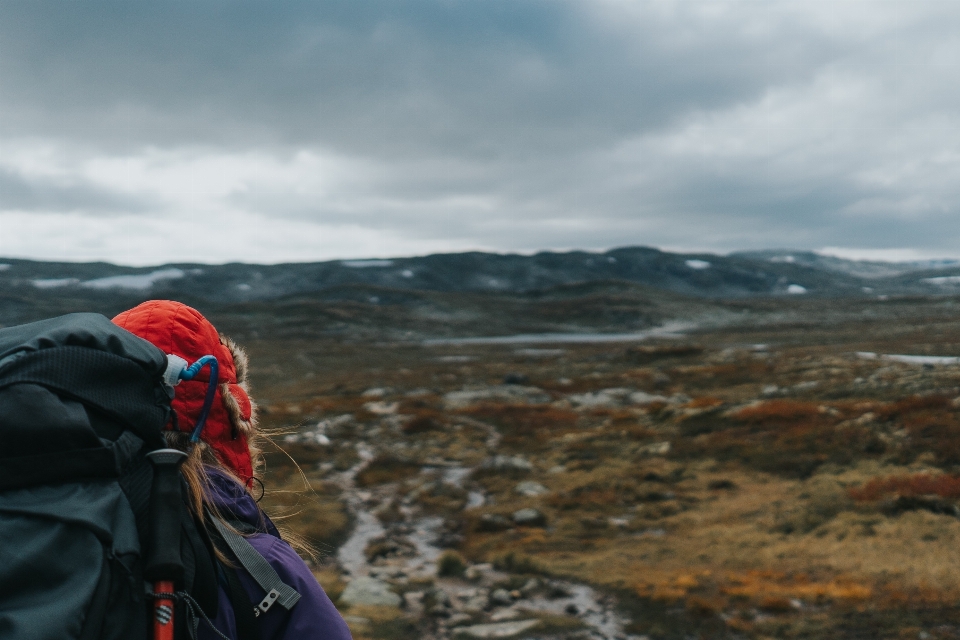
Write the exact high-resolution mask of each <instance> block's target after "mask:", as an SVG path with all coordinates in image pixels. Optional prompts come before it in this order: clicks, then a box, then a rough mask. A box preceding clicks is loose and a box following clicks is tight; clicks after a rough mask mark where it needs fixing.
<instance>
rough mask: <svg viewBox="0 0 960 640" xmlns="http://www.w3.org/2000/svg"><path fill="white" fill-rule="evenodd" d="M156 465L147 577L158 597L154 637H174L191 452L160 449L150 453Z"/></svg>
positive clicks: (151, 506) (158, 639)
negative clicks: (184, 474) (183, 474)
mask: <svg viewBox="0 0 960 640" xmlns="http://www.w3.org/2000/svg"><path fill="white" fill-rule="evenodd" d="M147 458H148V459H149V460H150V462H151V463H152V464H153V486H152V487H151V491H150V542H149V544H150V547H149V549H148V552H147V563H146V567H145V569H144V572H143V573H144V577H145V578H146V579H147V580H150V581H152V582H153V592H154V593H155V594H158V595H159V594H171V596H170V597H158V598H155V599H154V602H153V637H154V640H173V628H174V624H173V611H174V600H173V598H172V594H173V593H174V592H175V589H176V583H177V582H179V581H181V580H182V579H183V560H182V558H181V557H180V509H181V504H182V502H183V496H182V493H181V491H182V490H181V488H180V465H181V464H183V461H184V460H186V458H187V454H185V453H184V452H183V451H179V450H177V449H157V450H156V451H151V452H150V453H148V454H147Z"/></svg>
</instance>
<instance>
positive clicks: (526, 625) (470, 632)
mask: <svg viewBox="0 0 960 640" xmlns="http://www.w3.org/2000/svg"><path fill="white" fill-rule="evenodd" d="M539 623H540V621H539V620H513V621H510V622H495V623H493V624H475V625H471V626H469V627H460V628H458V629H457V630H456V633H457V635H459V636H466V637H468V638H510V637H513V636H516V635H520V634H521V633H523V632H524V631H529V630H530V629H533V628H534V627H535V626H537V625H538V624H539Z"/></svg>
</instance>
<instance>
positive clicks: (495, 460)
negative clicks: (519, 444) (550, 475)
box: [480, 455, 533, 471]
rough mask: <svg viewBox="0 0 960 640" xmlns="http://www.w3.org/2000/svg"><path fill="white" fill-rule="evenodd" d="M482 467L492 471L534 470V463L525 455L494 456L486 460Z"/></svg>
mask: <svg viewBox="0 0 960 640" xmlns="http://www.w3.org/2000/svg"><path fill="white" fill-rule="evenodd" d="M480 468H481V469H489V470H492V471H533V465H532V464H530V461H529V460H527V459H526V458H524V457H523V456H504V455H497V456H492V457H490V458H487V459H486V460H484V461H483V462H482V463H481V464H480Z"/></svg>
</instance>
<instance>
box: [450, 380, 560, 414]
mask: <svg viewBox="0 0 960 640" xmlns="http://www.w3.org/2000/svg"><path fill="white" fill-rule="evenodd" d="M487 400H498V401H500V402H512V403H524V404H543V403H546V402H550V400H551V398H550V395H549V394H548V393H546V392H545V391H544V390H543V389H538V388H537V387H524V386H521V385H516V384H505V385H498V386H492V387H483V388H479V389H463V390H461V391H451V392H450V393H448V394H446V395H444V396H443V403H444V405H445V406H446V408H447V409H463V408H464V407H469V406H470V405H473V404H477V403H478V402H484V401H487Z"/></svg>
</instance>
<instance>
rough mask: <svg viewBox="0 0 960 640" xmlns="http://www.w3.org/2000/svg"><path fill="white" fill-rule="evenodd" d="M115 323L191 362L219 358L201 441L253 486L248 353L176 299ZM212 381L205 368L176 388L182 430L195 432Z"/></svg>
mask: <svg viewBox="0 0 960 640" xmlns="http://www.w3.org/2000/svg"><path fill="white" fill-rule="evenodd" d="M113 322H114V323H115V324H116V325H118V326H120V327H122V328H124V329H126V330H127V331H129V332H130V333H133V334H135V335H138V336H140V337H141V338H143V339H144V340H147V341H149V342H151V343H153V344H154V345H155V346H157V347H158V348H159V349H161V350H162V351H163V352H164V353H167V354H173V355H177V356H180V357H181V358H183V359H184V360H186V361H187V362H188V363H193V362H196V361H197V360H199V359H200V358H201V357H202V356H206V355H212V356H215V357H216V358H217V362H218V364H219V365H220V372H219V375H218V380H219V382H220V384H219V385H218V386H217V395H216V397H215V398H214V401H213V406H211V407H210V415H209V416H208V417H207V423H206V424H205V425H204V427H203V432H202V433H201V435H200V439H201V440H203V441H204V442H206V443H207V444H208V445H210V447H211V448H213V450H214V452H215V453H216V455H217V458H218V459H219V460H220V462H221V463H222V464H223V465H224V466H226V467H227V468H229V469H230V470H232V471H233V472H234V473H235V474H236V475H237V477H238V478H240V480H242V481H243V482H246V483H249V482H250V479H251V478H252V477H253V465H252V462H251V460H250V449H249V447H248V446H247V434H248V433H251V432H252V430H253V420H254V411H255V409H254V405H253V403H252V402H251V400H250V397H249V396H248V395H247V388H246V387H247V385H246V369H247V358H246V355H245V354H244V353H243V351H242V350H241V349H240V348H239V347H237V346H236V345H235V344H234V343H233V342H232V341H231V340H229V339H226V338H221V337H220V334H219V333H217V330H216V328H214V326H213V325H212V324H210V321H209V320H207V319H206V318H204V317H203V315H202V314H201V313H200V312H199V311H197V310H196V309H193V308H191V307H188V306H187V305H185V304H181V303H179V302H173V301H171V300H150V301H149V302H144V303H143V304H141V305H138V306H136V307H134V308H133V309H130V310H129V311H124V312H123V313H121V314H120V315H118V316H117V317H116V318H114V319H113ZM209 381H210V370H209V368H206V367H205V368H203V369H201V370H200V373H198V374H197V376H196V377H195V378H193V379H192V380H184V381H181V382H180V384H178V385H177V386H176V396H175V397H174V399H173V402H172V403H171V404H172V406H173V410H174V411H175V412H176V413H177V427H178V429H179V430H180V431H183V432H186V433H190V432H191V431H193V428H194V426H195V425H196V420H197V417H198V416H199V415H200V409H201V407H202V406H203V398H204V395H205V394H206V391H207V384H208V383H209Z"/></svg>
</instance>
